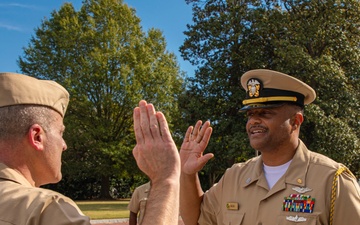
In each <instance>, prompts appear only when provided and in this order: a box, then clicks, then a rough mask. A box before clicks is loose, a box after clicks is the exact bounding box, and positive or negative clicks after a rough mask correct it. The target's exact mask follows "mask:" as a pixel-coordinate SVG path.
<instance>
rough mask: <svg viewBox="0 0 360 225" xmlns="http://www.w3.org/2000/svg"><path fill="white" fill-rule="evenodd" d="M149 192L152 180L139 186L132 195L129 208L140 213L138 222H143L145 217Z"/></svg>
mask: <svg viewBox="0 0 360 225" xmlns="http://www.w3.org/2000/svg"><path fill="white" fill-rule="evenodd" d="M149 192H150V182H148V183H145V184H143V185H140V186H139V187H137V188H136V189H135V191H134V193H133V194H132V196H131V200H130V202H129V205H128V209H129V210H130V211H131V212H134V213H138V224H141V222H142V220H143V218H144V213H145V206H146V202H147V198H148V195H149Z"/></svg>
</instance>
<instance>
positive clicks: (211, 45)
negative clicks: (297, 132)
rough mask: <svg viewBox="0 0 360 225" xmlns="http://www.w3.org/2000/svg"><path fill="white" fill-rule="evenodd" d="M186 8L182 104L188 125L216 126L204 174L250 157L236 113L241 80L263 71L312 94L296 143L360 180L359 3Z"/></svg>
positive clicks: (297, 0) (245, 0)
mask: <svg viewBox="0 0 360 225" xmlns="http://www.w3.org/2000/svg"><path fill="white" fill-rule="evenodd" d="M186 2H187V3H188V4H192V9H193V24H191V25H188V26H187V31H185V32H184V33H185V35H186V36H187V38H186V40H185V41H184V43H183V45H182V46H181V48H180V50H181V53H182V56H183V57H184V59H186V60H189V61H190V62H191V63H192V64H193V65H197V66H198V70H197V71H196V73H195V77H193V78H191V79H190V80H189V82H190V86H189V88H188V90H187V92H186V96H185V97H184V98H181V103H180V104H181V107H182V108H184V110H185V113H186V114H185V115H186V118H187V123H194V122H195V121H194V120H195V119H203V120H211V122H212V124H213V127H214V134H213V137H212V140H211V142H210V144H209V147H208V151H210V152H214V153H215V157H216V158H215V161H214V162H210V163H208V165H207V166H206V167H205V168H204V171H203V173H204V174H206V175H207V176H212V177H217V175H218V174H219V173H223V172H224V170H225V169H226V168H227V167H228V166H230V165H231V164H232V163H233V162H235V161H238V160H241V161H243V160H245V159H247V158H249V157H251V156H253V155H254V150H252V149H250V147H249V145H248V142H247V137H246V134H245V121H244V120H243V116H242V115H241V114H239V113H238V110H239V109H240V107H241V101H242V99H243V98H244V96H245V92H244V90H242V89H241V88H240V76H241V75H242V74H243V73H244V72H246V71H248V70H251V69H257V68H267V69H274V70H277V71H281V72H284V73H288V74H291V75H293V76H295V77H297V78H299V79H301V80H303V81H304V82H306V83H308V84H310V85H311V86H312V87H313V88H314V89H315V90H316V92H317V99H316V101H315V102H314V104H312V105H309V106H308V107H306V109H305V112H306V114H305V123H304V124H303V126H302V128H301V129H302V134H301V139H302V140H303V141H304V142H305V143H306V144H307V145H308V147H309V148H310V149H311V150H313V151H317V152H320V153H323V154H325V155H328V156H330V157H331V158H333V159H334V160H336V161H339V162H342V163H344V164H345V165H347V166H349V167H350V168H351V170H352V171H353V172H354V173H355V174H357V175H360V165H359V157H360V129H359V128H360V122H359V121H360V110H359V108H360V87H359V81H360V80H359V79H360V64H359V59H360V48H359V47H360V45H359V44H360V26H359V25H360V13H359V12H360V3H359V1H356V0H349V1H337V0H329V1H307V0H305V1H304V0H291V1H289V0H286V1H280V0H279V1H275V0H265V1H257V0H241V1H240V0H208V1H204V0H187V1H186ZM220 171H221V172H220ZM214 174H217V175H214ZM210 182H213V180H211V181H210ZM209 185H211V184H207V186H209Z"/></svg>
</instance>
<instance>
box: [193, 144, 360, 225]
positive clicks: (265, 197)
mask: <svg viewBox="0 0 360 225" xmlns="http://www.w3.org/2000/svg"><path fill="white" fill-rule="evenodd" d="M340 166H341V164H339V163H337V162H335V161H333V160H331V159H330V158H328V157H325V156H323V155H320V154H317V153H315V152H311V151H309V150H308V149H307V148H306V146H305V145H304V143H303V142H301V141H300V144H299V146H298V149H297V151H296V154H295V155H294V157H293V160H292V162H291V164H290V165H289V168H288V170H287V171H286V173H285V174H284V175H283V176H282V177H281V178H280V179H279V180H278V181H277V183H276V184H275V185H274V186H273V188H272V189H271V190H269V188H268V184H267V180H266V178H265V175H264V171H263V162H262V160H261V156H258V157H256V158H253V159H250V160H249V161H247V162H245V163H239V164H234V165H233V166H232V167H231V168H230V169H228V170H227V171H226V172H225V173H224V175H223V177H222V178H221V180H220V181H219V183H218V184H216V185H214V186H213V187H212V188H210V190H208V191H207V192H206V193H205V194H204V199H203V202H202V205H201V215H200V218H199V221H198V222H199V224H200V225H209V224H214V225H215V224H217V225H280V224H281V225H295V224H296V225H329V218H330V205H331V202H330V199H331V188H332V183H333V178H334V174H335V172H336V171H337V170H338V168H340ZM350 173H351V172H350ZM336 184H337V191H336V201H335V208H334V217H333V225H359V224H360V188H359V185H358V184H357V182H356V179H355V178H354V177H353V175H352V174H349V173H347V172H343V173H341V174H340V176H339V177H338V182H337V183H336ZM304 199H308V200H309V204H307V205H303V206H302V205H301V204H303V202H304V201H306V200H304ZM310 209H312V210H310Z"/></svg>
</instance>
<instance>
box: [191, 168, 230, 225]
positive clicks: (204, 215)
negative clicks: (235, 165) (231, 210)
mask: <svg viewBox="0 0 360 225" xmlns="http://www.w3.org/2000/svg"><path fill="white" fill-rule="evenodd" d="M227 174H228V170H227V171H226V172H225V174H224V175H223V177H222V178H221V179H220V181H219V183H217V184H215V185H214V186H212V187H211V188H210V189H209V190H208V191H206V192H205V194H204V197H203V201H202V203H201V207H200V210H201V213H200V217H199V220H198V223H199V224H200V225H217V224H218V220H221V218H219V216H220V215H219V214H220V210H221V208H220V206H221V202H222V201H221V199H222V193H223V184H224V182H225V178H226V176H227Z"/></svg>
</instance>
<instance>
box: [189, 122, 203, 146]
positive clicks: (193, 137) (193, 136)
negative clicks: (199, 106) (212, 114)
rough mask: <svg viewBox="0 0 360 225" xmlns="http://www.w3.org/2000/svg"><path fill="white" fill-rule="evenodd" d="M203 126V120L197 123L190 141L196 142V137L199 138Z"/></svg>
mask: <svg viewBox="0 0 360 225" xmlns="http://www.w3.org/2000/svg"><path fill="white" fill-rule="evenodd" d="M201 125H202V121H201V120H199V121H197V122H196V124H195V127H194V129H193V131H192V134H191V136H190V140H191V141H193V140H195V139H196V137H197V136H198V134H199V130H200V127H201Z"/></svg>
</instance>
